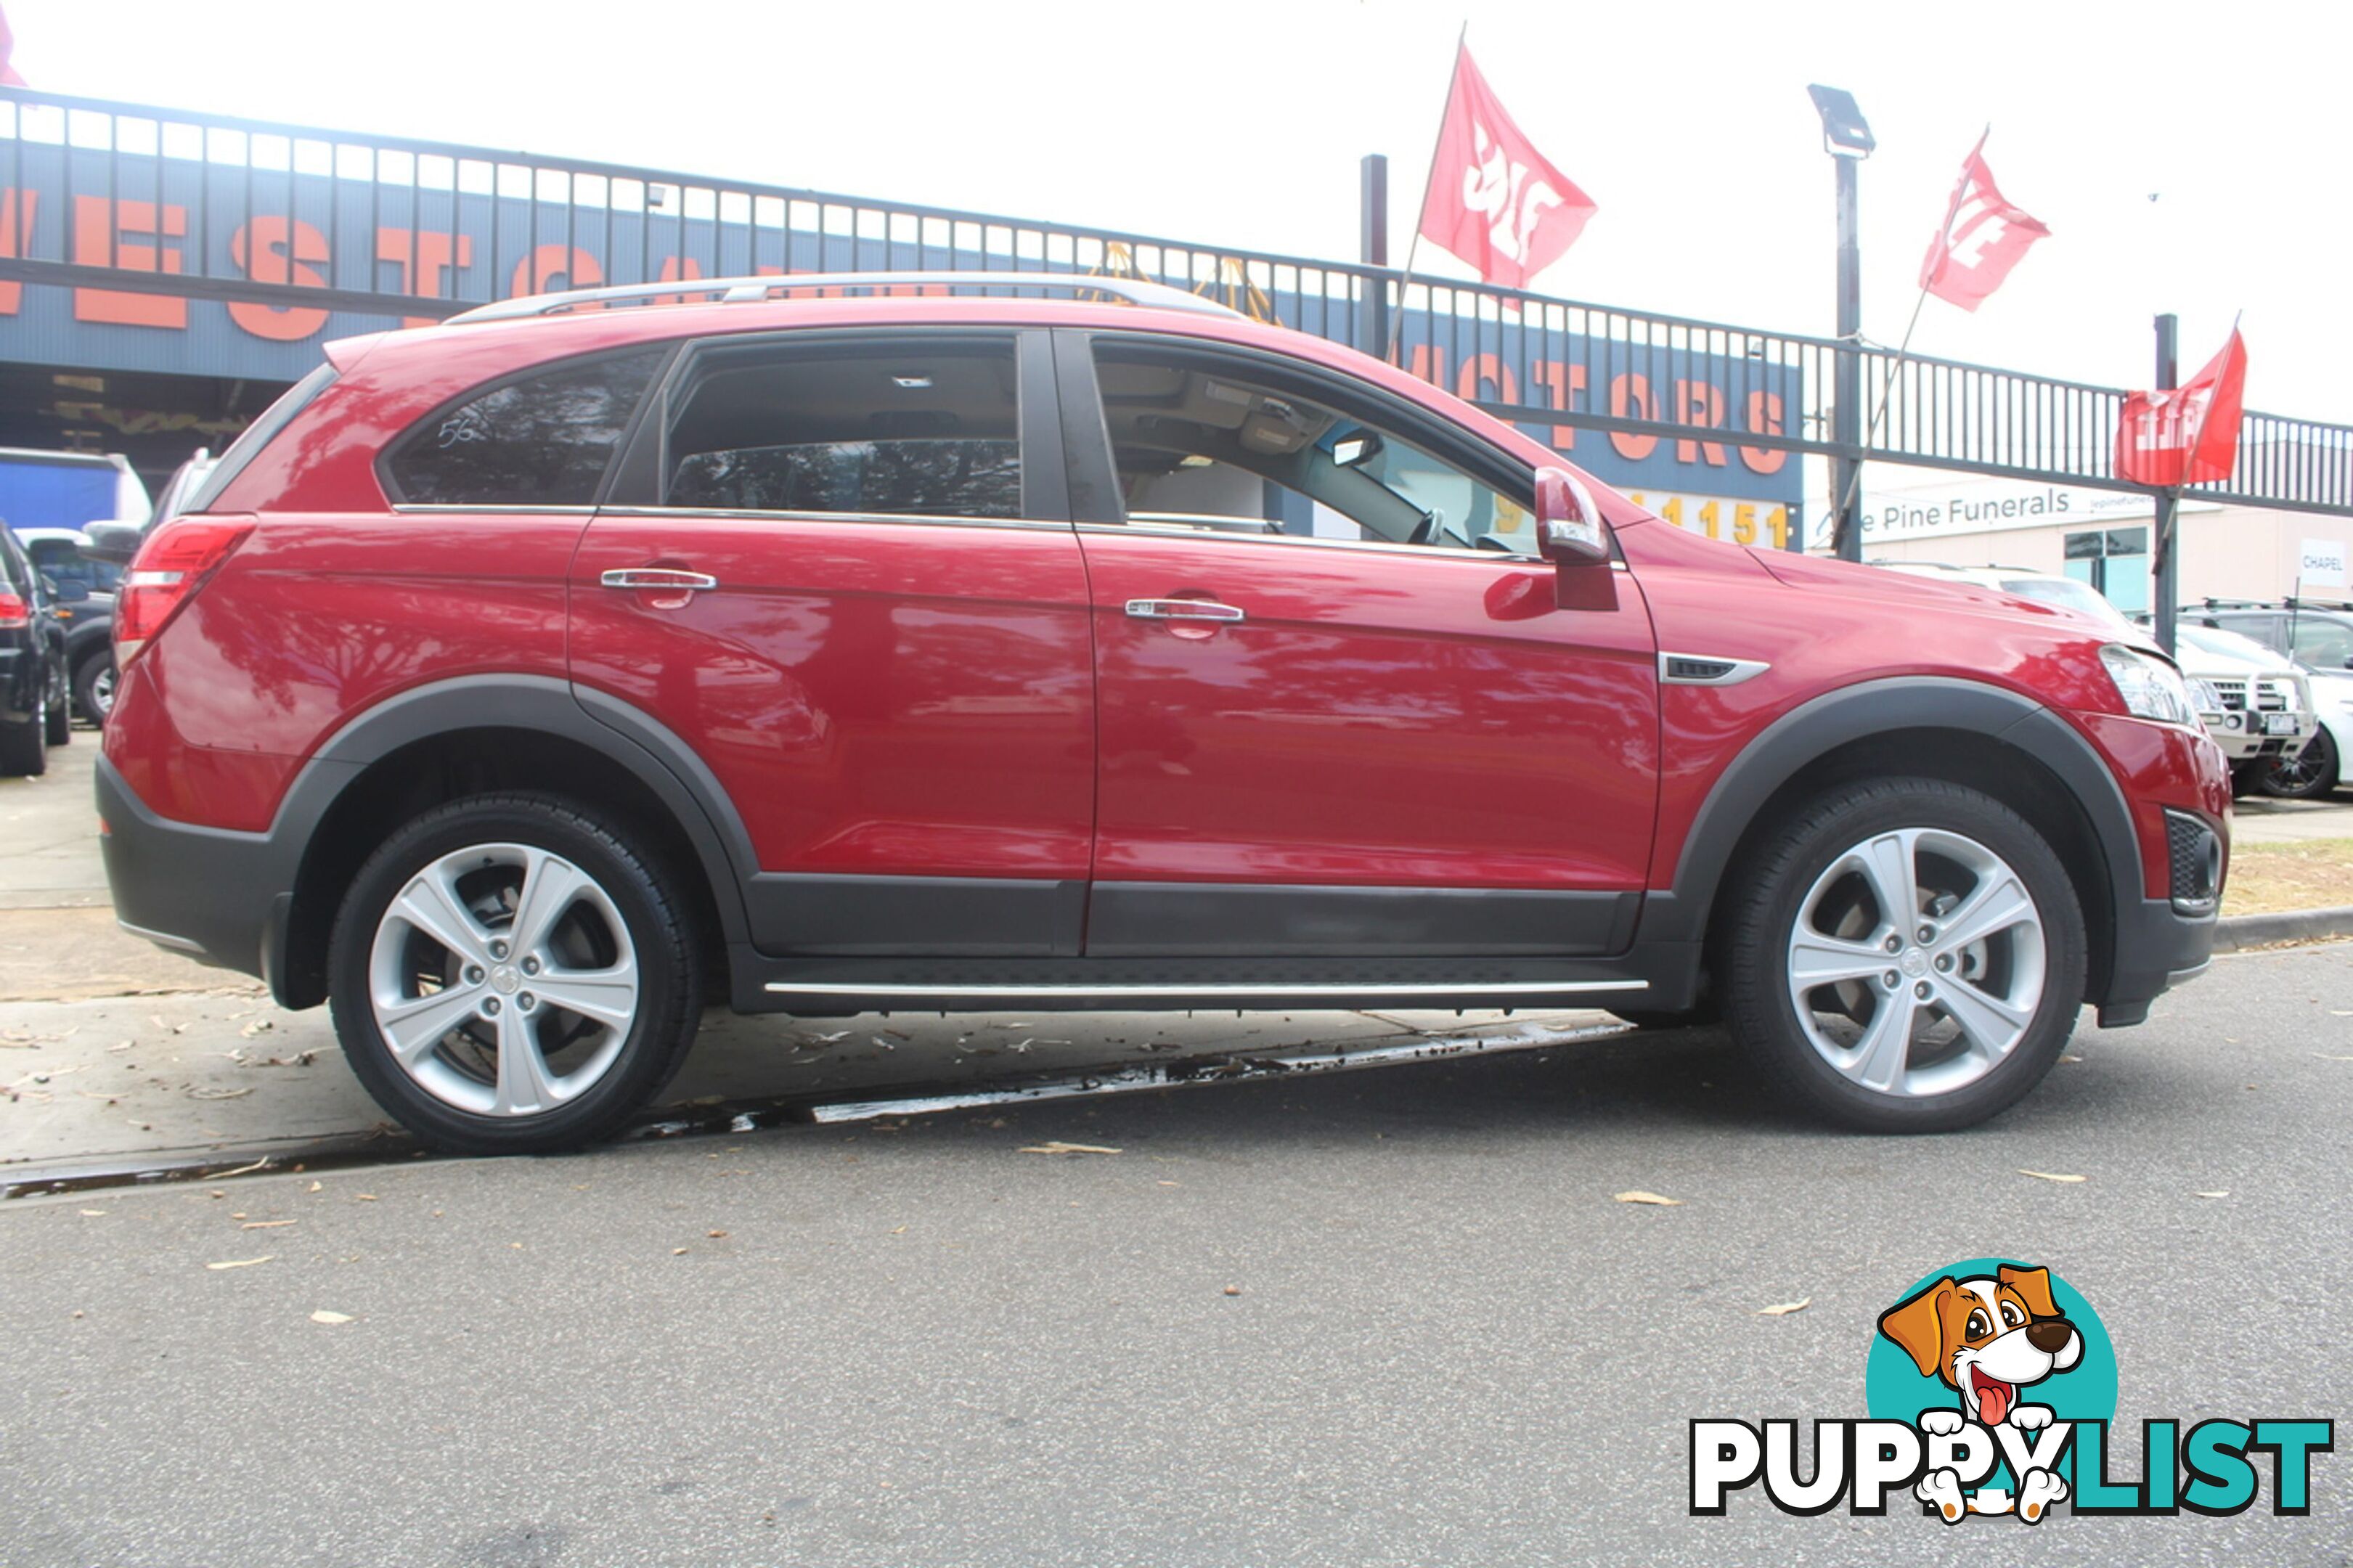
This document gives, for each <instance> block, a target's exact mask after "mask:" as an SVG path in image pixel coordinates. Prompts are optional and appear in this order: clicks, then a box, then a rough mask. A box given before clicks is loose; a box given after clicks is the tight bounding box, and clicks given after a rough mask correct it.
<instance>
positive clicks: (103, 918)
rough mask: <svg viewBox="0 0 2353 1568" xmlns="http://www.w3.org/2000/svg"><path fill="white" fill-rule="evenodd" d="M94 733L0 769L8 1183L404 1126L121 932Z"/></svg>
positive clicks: (1064, 1056) (942, 1077)
mask: <svg viewBox="0 0 2353 1568" xmlns="http://www.w3.org/2000/svg"><path fill="white" fill-rule="evenodd" d="M97 741H98V736H97V735H96V734H95V733H94V732H92V731H87V730H85V731H79V732H77V733H76V735H75V737H74V742H73V744H71V745H70V746H69V747H67V748H65V749H64V750H63V751H59V752H52V753H51V754H50V764H49V772H48V773H47V775H46V776H44V777H42V778H38V779H7V780H0V1180H5V1176H6V1172H5V1167H6V1166H8V1165H12V1164H21V1163H25V1162H27V1161H44V1162H47V1161H57V1160H118V1161H135V1160H137V1159H140V1158H142V1157H146V1156H154V1157H156V1158H158V1159H159V1160H160V1159H166V1158H173V1159H176V1158H185V1157H190V1156H194V1155H198V1154H201V1153H203V1152H206V1151H210V1150H217V1149H228V1148H234V1149H239V1150H249V1149H259V1150H267V1149H269V1148H271V1147H273V1146H283V1147H287V1148H292V1147H296V1146H299V1145H304V1144H308V1143H311V1142H316V1141H319V1140H324V1139H336V1138H349V1137H352V1136H354V1135H363V1136H364V1135H368V1134H372V1133H385V1134H389V1133H390V1132H391V1131H393V1128H392V1125H391V1123H390V1122H389V1121H386V1120H385V1117H384V1115H383V1113H382V1112H381V1111H379V1110H377V1109H376V1106H375V1101H374V1100H370V1099H369V1098H368V1097H367V1094H366V1093H365V1091H364V1090H363V1089H361V1088H360V1086H359V1082H358V1080H357V1079H354V1078H353V1076H352V1073H351V1070H350V1068H348V1067H346V1066H345V1065H344V1063H343V1053H342V1051H341V1049H340V1048H339V1047H337V1045H336V1044H335V1036H334V1030H333V1027H332V1023H331V1021H330V1020H329V1018H328V1016H327V1011H326V1009H325V1008H323V1007H322V1008H315V1009H312V1010H311V1011H308V1012H303V1013H289V1012H286V1011H284V1010H282V1009H280V1008H279V1007H278V1006H276V1005H273V1004H272V1003H271V1002H270V1000H269V995H268V994H267V993H266V992H265V991H264V990H263V989H262V987H261V985H260V984H259V982H257V981H251V980H248V979H247V978H246V977H244V976H243V975H238V974H232V973H227V972H226V971H223V970H218V969H208V968H206V967H205V966H204V965H202V964H198V963H192V962H190V961H188V960H186V959H184V958H180V957H177V956H175V955H174V954H172V953H169V952H164V951H162V950H161V949H158V948H156V947H153V946H152V945H150V944H149V943H147V942H142V941H140V940H138V939H137V938H135V937H130V936H126V935H124V934H123V933H122V932H121V931H119V930H117V929H116V927H115V925H114V915H113V910H111V908H109V907H107V892H106V877H105V872H104V869H103V868H102V866H101V865H100V858H99V853H98V833H97V826H98V825H97V816H96V815H95V813H94V812H93V811H92V809H91V807H90V773H91V770H92V765H93V760H94V758H95V756H96V754H97V751H98V746H97ZM1615 1022H1616V1020H1615V1019H1613V1018H1611V1017H1610V1016H1609V1015H1607V1014H1603V1013H1595V1012H1543V1013H1529V1012H1522V1013H1518V1014H1515V1015H1513V1016H1509V1017H1507V1016H1505V1015H1504V1014H1501V1013H1471V1014H1455V1013H1451V1012H1450V1013H1348V1012H1299V1013H1289V1014H1285V1013H1251V1014H1248V1015H1236V1014H1231V1013H1219V1014H1197V1015H1192V1016H1170V1017H1157V1016H1140V1015H1135V1014H1052V1013H1039V1014H1032V1015H1022V1014H1017V1013H1007V1014H995V1015H988V1016H967V1015H958V1016H949V1017H945V1018H943V1017H941V1016H937V1015H925V1016H889V1017H884V1016H873V1015H869V1016H860V1017H856V1018H842V1019H831V1020H828V1019H786V1018H774V1017H764V1018H744V1017H738V1016H735V1015H733V1014H731V1013H728V1012H725V1011H723V1010H717V1011H712V1012H711V1013H708V1014H706V1015H705V1016H704V1018H703V1026H702V1037H701V1038H700V1039H699V1040H698V1041H697V1042H696V1046H695V1049H694V1051H693V1054H692V1055H691V1056H690V1057H689V1058H688V1060H687V1064H686V1067H685V1068H684V1070H683V1071H681V1074H680V1075H679V1078H678V1079H677V1080H676V1081H675V1082H674V1083H672V1085H671V1086H670V1090H669V1092H668V1093H667V1094H666V1095H665V1097H664V1100H665V1105H666V1106H667V1107H669V1108H672V1109H684V1110H691V1109H693V1108H696V1107H700V1106H708V1105H712V1104H718V1103H723V1102H727V1101H733V1100H761V1099H770V1098H776V1097H785V1096H790V1097H798V1096H804V1095H807V1096H825V1097H865V1096H869V1095H871V1096H874V1097H877V1098H881V1097H883V1096H886V1095H888V1094H889V1093H890V1092H891V1091H893V1090H896V1089H910V1090H917V1091H922V1092H927V1093H930V1092H938V1091H940V1090H943V1089H954V1088H957V1087H968V1086H971V1085H974V1084H976V1083H979V1082H981V1081H983V1080H986V1079H997V1078H1002V1077H1005V1076H1007V1075H1028V1074H1032V1073H1050V1072H1079V1071H1082V1070H1090V1069H1094V1070H1100V1069H1105V1068H1123V1067H1126V1066H1129V1065H1132V1064H1134V1063H1138V1062H1146V1061H1174V1060H1183V1059H1187V1058H1204V1057H1206V1058H1219V1057H1225V1056H1232V1055H1244V1056H1257V1055H1263V1054H1272V1053H1275V1052H1282V1051H1297V1050H1302V1049H1311V1048H1324V1049H1346V1050H1355V1049H1359V1048H1370V1047H1376V1046H1394V1045H1398V1044H1400V1043H1404V1042H1409V1041H1411V1040H1413V1039H1416V1038H1418V1037H1442V1038H1444V1039H1445V1040H1447V1041H1449V1042H1451V1043H1459V1042H1463V1041H1466V1040H1469V1041H1475V1040H1482V1039H1489V1040H1496V1041H1511V1042H1514V1043H1518V1042H1523V1041H1525V1040H1528V1039H1554V1038H1558V1039H1562V1040H1567V1039H1571V1038H1575V1037H1577V1036H1578V1035H1580V1034H1581V1033H1583V1032H1586V1031H1589V1030H1592V1029H1594V1028H1596V1027H1606V1026H1611V1025H1613V1024H1615Z"/></svg>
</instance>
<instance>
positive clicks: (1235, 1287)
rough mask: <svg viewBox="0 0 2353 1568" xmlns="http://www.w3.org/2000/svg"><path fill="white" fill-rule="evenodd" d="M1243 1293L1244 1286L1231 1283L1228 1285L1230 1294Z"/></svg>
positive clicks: (1227, 1289)
mask: <svg viewBox="0 0 2353 1568" xmlns="http://www.w3.org/2000/svg"><path fill="white" fill-rule="evenodd" d="M1241 1293H1242V1288H1241V1287H1240V1286H1239V1285H1229V1286H1227V1287H1226V1294H1227V1295H1229V1296H1239V1295H1240V1294H1241Z"/></svg>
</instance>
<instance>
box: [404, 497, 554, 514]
mask: <svg viewBox="0 0 2353 1568" xmlns="http://www.w3.org/2000/svg"><path fill="white" fill-rule="evenodd" d="M392 510H395V511H396V512H401V513H404V514H406V513H413V512H482V513H487V514H489V515H491V516H513V515H516V514H521V515H522V516H526V517H594V516H596V508H595V507H593V506H580V505H576V504H574V505H565V506H518V505H511V504H508V503H506V502H494V501H467V502H464V503H462V504H459V503H452V504H450V505H448V506H431V505H428V504H427V503H426V502H424V501H406V500H403V501H395V502H393V503H392Z"/></svg>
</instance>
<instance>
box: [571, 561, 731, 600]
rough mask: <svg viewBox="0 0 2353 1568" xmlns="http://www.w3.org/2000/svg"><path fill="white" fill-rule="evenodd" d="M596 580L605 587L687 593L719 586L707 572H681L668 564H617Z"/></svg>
mask: <svg viewBox="0 0 2353 1568" xmlns="http://www.w3.org/2000/svg"><path fill="white" fill-rule="evenodd" d="M597 581H598V582H600V583H602V584H605V586H607V588H657V589H659V588H668V589H670V590H671V591H672V592H673V593H680V592H682V593H688V594H691V593H693V592H695V591H696V590H698V589H702V588H716V587H717V586H719V579H718V578H716V577H713V576H712V575H711V574H709V573H706V572H681V571H679V570H677V569H676V568H674V567H670V566H617V567H615V568H614V569H613V570H612V571H610V572H607V573H606V574H604V575H603V576H602V577H600V578H598V579H597Z"/></svg>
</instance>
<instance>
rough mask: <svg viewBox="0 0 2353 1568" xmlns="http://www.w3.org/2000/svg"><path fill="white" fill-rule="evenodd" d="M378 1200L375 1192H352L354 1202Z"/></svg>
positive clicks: (368, 1202) (373, 1201)
mask: <svg viewBox="0 0 2353 1568" xmlns="http://www.w3.org/2000/svg"><path fill="white" fill-rule="evenodd" d="M313 1185H314V1186H315V1185H316V1184H313ZM377 1201H378V1200H377V1198H376V1195H375V1194H374V1193H353V1194H352V1202H353V1203H355V1204H372V1203H375V1202H377Z"/></svg>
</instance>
